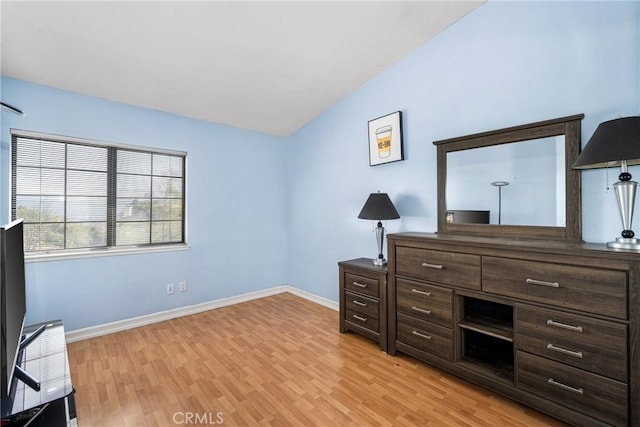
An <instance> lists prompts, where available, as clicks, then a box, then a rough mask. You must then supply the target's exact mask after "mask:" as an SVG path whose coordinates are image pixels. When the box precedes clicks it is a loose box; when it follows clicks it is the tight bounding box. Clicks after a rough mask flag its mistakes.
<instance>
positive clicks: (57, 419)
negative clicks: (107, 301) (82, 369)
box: [1, 320, 77, 427]
mask: <svg viewBox="0 0 640 427" xmlns="http://www.w3.org/2000/svg"><path fill="white" fill-rule="evenodd" d="M24 333H25V335H26V337H25V339H24V340H23V341H22V343H21V345H20V348H21V355H20V356H21V357H20V364H19V366H16V373H15V374H14V381H13V384H12V387H11V394H10V396H9V397H7V398H3V399H2V414H1V415H2V425H3V426H12V425H15V426H24V425H29V426H52V427H53V426H72V425H77V421H76V415H75V402H74V399H73V393H74V390H73V386H72V384H71V373H70V370H69V360H68V357H67V345H66V340H65V334H64V326H63V324H62V321H60V320H56V321H52V322H45V323H42V324H37V325H31V326H27V327H25V328H24ZM20 372H24V373H25V374H26V376H22V374H21V373H20ZM33 376H36V377H38V378H39V381H38V380H36V379H34V378H33ZM25 379H26V381H25ZM18 380H19V381H18Z"/></svg>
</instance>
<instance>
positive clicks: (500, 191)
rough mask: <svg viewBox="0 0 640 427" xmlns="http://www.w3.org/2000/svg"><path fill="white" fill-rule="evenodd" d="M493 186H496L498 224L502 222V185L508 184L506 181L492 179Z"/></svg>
mask: <svg viewBox="0 0 640 427" xmlns="http://www.w3.org/2000/svg"><path fill="white" fill-rule="evenodd" d="M491 185H493V186H494V187H498V224H502V187H505V186H507V185H509V182H508V181H493V182H492V183H491Z"/></svg>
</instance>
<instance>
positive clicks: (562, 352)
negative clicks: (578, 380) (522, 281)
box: [516, 304, 627, 381]
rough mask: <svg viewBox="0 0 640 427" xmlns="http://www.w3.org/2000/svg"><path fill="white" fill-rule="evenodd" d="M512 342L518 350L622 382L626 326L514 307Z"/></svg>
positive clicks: (624, 365)
mask: <svg viewBox="0 0 640 427" xmlns="http://www.w3.org/2000/svg"><path fill="white" fill-rule="evenodd" d="M516 342H517V343H518V349H520V350H524V351H527V352H529V353H535V354H538V355H540V356H544V357H547V358H549V359H553V360H557V361H558V362H562V363H566V364H568V365H572V366H575V367H577V368H581V369H586V370H588V371H591V372H595V373H597V374H601V375H605V376H608V377H611V378H615V379H618V380H621V381H626V378H627V326H626V325H620V324H617V323H613V322H607V321H604V320H597V319H591V318H589V317H584V316H578V315H573V314H567V313H562V312H558V311H555V310H546V309H541V308H537V307H530V306H527V305H522V304H518V305H517V307H516Z"/></svg>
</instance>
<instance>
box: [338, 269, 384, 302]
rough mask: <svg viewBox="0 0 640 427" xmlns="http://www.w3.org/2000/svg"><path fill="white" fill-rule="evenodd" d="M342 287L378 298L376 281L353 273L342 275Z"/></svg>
mask: <svg viewBox="0 0 640 427" xmlns="http://www.w3.org/2000/svg"><path fill="white" fill-rule="evenodd" d="M344 287H345V288H346V289H349V290H351V291H354V292H358V293H360V294H365V295H369V296H372V297H374V298H378V296H379V291H378V288H379V284H378V280H377V279H372V278H370V277H365V276H360V275H358V274H353V273H347V272H345V273H344Z"/></svg>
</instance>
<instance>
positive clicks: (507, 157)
mask: <svg viewBox="0 0 640 427" xmlns="http://www.w3.org/2000/svg"><path fill="white" fill-rule="evenodd" d="M564 165H565V153H564V135H559V136H551V137H547V138H538V139H534V140H528V141H521V142H519V143H517V144H502V145H493V146H489V147H480V148H476V149H474V150H462V151H454V152H450V153H447V190H446V191H447V194H446V198H447V212H452V211H489V221H488V222H489V223H490V224H508V225H536V226H551V227H564V226H565V224H566V213H565V173H564V172H565V171H564V167H565V166H564ZM449 218H450V217H447V221H448V222H450V223H451V222H457V223H466V222H476V223H477V222H479V221H477V220H475V219H474V218H472V219H471V220H470V221H467V220H465V216H464V215H457V217H456V216H454V220H449Z"/></svg>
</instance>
